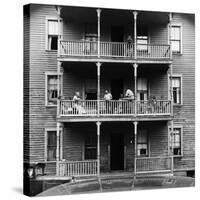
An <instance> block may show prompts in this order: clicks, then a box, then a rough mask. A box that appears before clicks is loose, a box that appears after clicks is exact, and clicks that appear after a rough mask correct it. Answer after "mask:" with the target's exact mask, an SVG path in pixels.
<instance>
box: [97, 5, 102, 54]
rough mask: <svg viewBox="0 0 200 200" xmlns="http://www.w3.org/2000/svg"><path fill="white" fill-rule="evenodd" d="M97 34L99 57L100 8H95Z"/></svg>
mask: <svg viewBox="0 0 200 200" xmlns="http://www.w3.org/2000/svg"><path fill="white" fill-rule="evenodd" d="M96 11H97V28H98V30H97V34H98V40H97V42H98V43H97V46H98V58H99V57H100V34H101V30H100V23H101V21H100V20H101V19H100V16H101V9H99V8H98V9H97V10H96Z"/></svg>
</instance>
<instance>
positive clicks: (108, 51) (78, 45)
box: [60, 40, 170, 59]
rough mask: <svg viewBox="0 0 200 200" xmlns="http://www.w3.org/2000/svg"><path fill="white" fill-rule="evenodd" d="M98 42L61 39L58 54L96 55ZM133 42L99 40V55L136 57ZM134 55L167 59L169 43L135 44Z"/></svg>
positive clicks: (140, 57) (103, 56) (142, 57)
mask: <svg viewBox="0 0 200 200" xmlns="http://www.w3.org/2000/svg"><path fill="white" fill-rule="evenodd" d="M97 46H98V44H97V42H93V41H78V40H61V41H60V55H61V56H72V57H73V56H74V57H88V56H90V57H91V56H93V57H97V55H98V48H97ZM134 46H135V44H134V43H127V42H100V52H99V53H100V54H99V55H100V57H102V58H105V57H106V58H124V59H136V58H135V55H134ZM136 50H137V53H136V56H137V58H139V59H169V58H170V45H163V44H147V45H145V44H137V47H136Z"/></svg>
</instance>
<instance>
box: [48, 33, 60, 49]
mask: <svg viewBox="0 0 200 200" xmlns="http://www.w3.org/2000/svg"><path fill="white" fill-rule="evenodd" d="M57 49H58V36H50V50H57Z"/></svg>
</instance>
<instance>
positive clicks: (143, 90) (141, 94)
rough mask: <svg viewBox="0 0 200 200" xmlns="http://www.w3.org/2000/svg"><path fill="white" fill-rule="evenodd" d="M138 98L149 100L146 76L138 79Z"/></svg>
mask: <svg viewBox="0 0 200 200" xmlns="http://www.w3.org/2000/svg"><path fill="white" fill-rule="evenodd" d="M137 91H138V93H137V99H138V100H147V93H148V92H147V91H148V89H147V79H146V78H138V81H137Z"/></svg>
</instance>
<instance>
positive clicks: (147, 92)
mask: <svg viewBox="0 0 200 200" xmlns="http://www.w3.org/2000/svg"><path fill="white" fill-rule="evenodd" d="M140 79H145V80H146V84H147V85H146V87H147V89H146V90H139V89H138V86H139V84H138V82H139V80H140ZM141 93H142V94H146V99H144V100H140V94H141ZM149 93H150V92H149V80H148V79H147V78H146V77H138V78H137V94H136V95H137V96H136V99H137V100H138V101H147V100H148V96H149Z"/></svg>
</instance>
